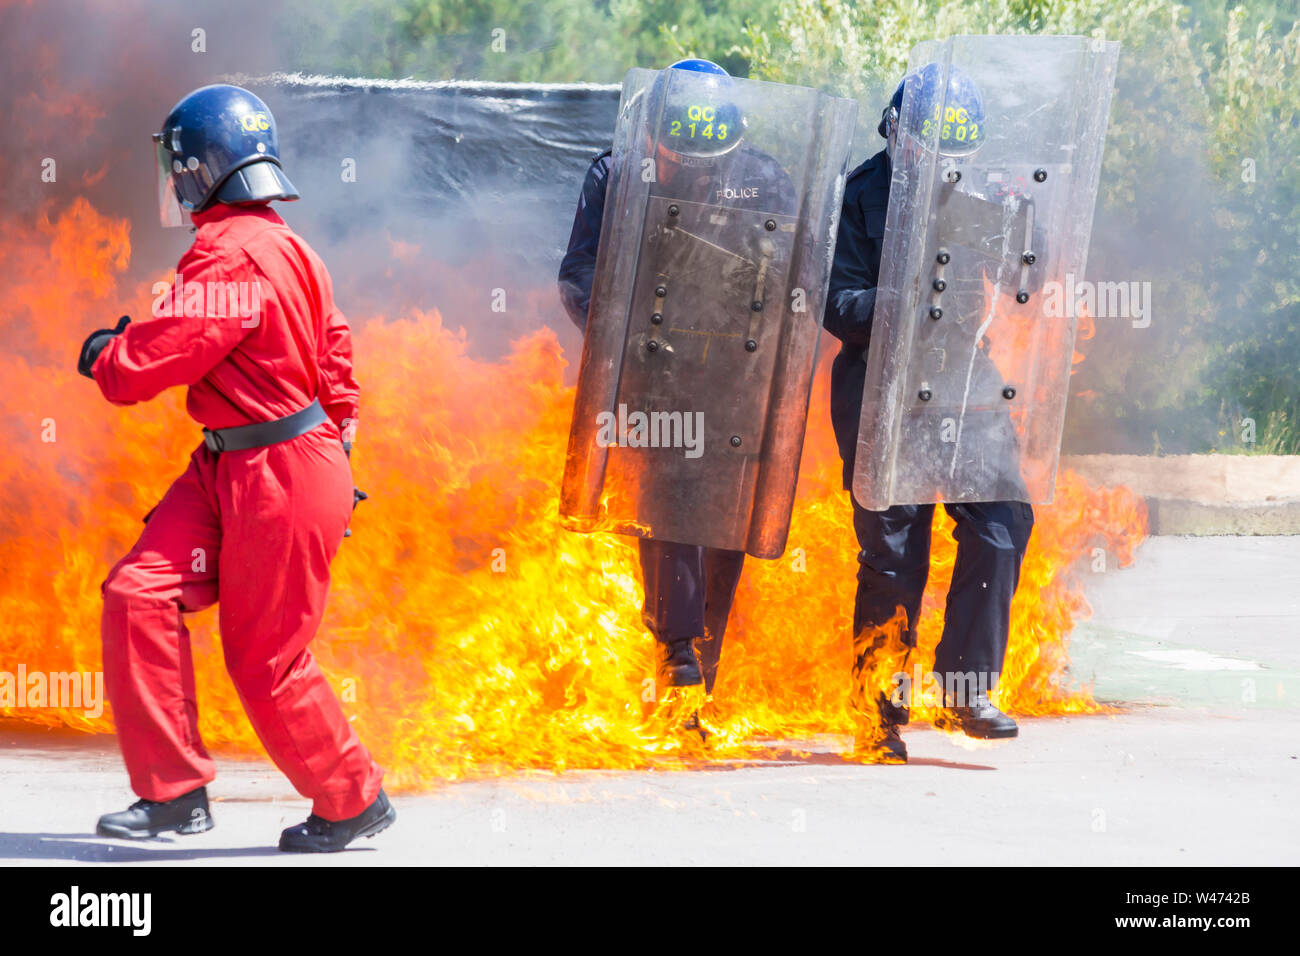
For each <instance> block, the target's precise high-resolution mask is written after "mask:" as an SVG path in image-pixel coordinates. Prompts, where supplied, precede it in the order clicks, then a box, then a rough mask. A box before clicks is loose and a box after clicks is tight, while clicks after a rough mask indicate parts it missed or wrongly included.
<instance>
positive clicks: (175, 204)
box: [154, 134, 190, 228]
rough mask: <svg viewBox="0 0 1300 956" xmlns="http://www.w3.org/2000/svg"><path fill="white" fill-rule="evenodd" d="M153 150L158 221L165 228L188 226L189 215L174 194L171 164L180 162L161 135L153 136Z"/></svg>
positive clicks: (174, 174)
mask: <svg viewBox="0 0 1300 956" xmlns="http://www.w3.org/2000/svg"><path fill="white" fill-rule="evenodd" d="M154 148H155V150H156V153H157V157H158V221H159V222H161V223H162V224H163V226H164V227H165V228H172V227H175V226H188V225H189V224H190V214H189V211H188V210H186V209H184V208H182V207H181V201H180V197H179V196H178V195H177V193H176V179H175V176H176V170H175V169H173V168H172V166H173V163H175V164H176V165H179V164H180V160H178V159H176V157H175V156H174V155H173V154H172V151H171V150H169V149H168V148H167V147H166V145H164V144H163V141H162V135H161V134H155V136H154Z"/></svg>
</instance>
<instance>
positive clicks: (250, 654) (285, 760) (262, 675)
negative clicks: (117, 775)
mask: <svg viewBox="0 0 1300 956" xmlns="http://www.w3.org/2000/svg"><path fill="white" fill-rule="evenodd" d="M193 220H194V224H195V225H196V226H197V227H198V229H197V233H196V235H195V238H194V244H193V245H192V246H191V247H190V249H189V251H187V252H186V253H185V255H184V257H183V258H182V259H181V261H180V264H179V265H178V266H177V270H176V271H177V274H178V275H180V276H181V277H182V280H183V283H184V285H183V288H194V287H192V286H191V285H190V284H191V283H201V284H203V285H199V286H197V288H200V289H205V288H206V287H207V283H217V282H224V283H230V282H235V283H240V282H245V283H251V282H257V283H258V284H259V291H260V308H259V310H258V312H257V314H256V315H255V316H253V317H250V318H241V317H240V316H239V315H238V314H236V310H234V309H230V310H229V311H230V314H231V317H229V318H220V317H211V316H210V317H194V316H191V317H185V316H173V317H170V318H167V317H164V318H153V319H151V320H148V321H143V322H138V323H133V324H131V325H129V326H128V327H127V328H126V330H125V331H124V332H123V333H122V334H121V335H118V336H117V337H115V338H113V339H112V340H111V341H110V342H109V343H108V345H107V346H106V347H105V348H104V350H103V351H102V352H101V353H100V355H99V356H98V358H97V359H96V360H95V364H94V367H93V369H92V371H93V372H94V377H95V381H96V382H97V383H98V385H99V387H100V390H101V391H102V392H103V393H104V396H105V397H106V398H107V399H108V400H109V401H110V402H113V403H114V404H117V405H130V404H132V403H134V402H140V401H144V400H146V399H149V398H152V397H153V396H155V395H157V394H158V393H159V392H161V391H162V390H163V389H165V388H169V387H171V386H173V385H188V386H189V395H188V398H187V406H186V407H187V408H188V410H189V413H190V415H191V416H193V418H194V419H195V420H197V421H198V422H199V423H200V424H202V425H204V426H206V427H208V428H213V429H217V428H230V427H233V426H238V425H249V424H253V423H255V422H265V421H270V420H272V419H277V418H283V417H285V416H287V415H290V414H292V413H293V412H296V411H298V410H299V409H302V408H305V407H306V406H307V405H309V404H311V401H312V399H314V398H319V400H320V403H321V405H322V406H323V408H324V409H325V412H326V414H327V415H328V416H329V419H330V421H328V422H326V423H325V424H322V425H320V426H318V427H317V428H315V429H313V430H312V431H309V432H307V433H306V434H305V435H300V436H299V437H297V438H294V439H292V440H290V441H286V442H281V443H280V444H276V445H269V446H266V447H262V448H251V449H248V450H245V451H233V452H232V451H226V452H222V453H221V454H216V453H214V452H212V451H210V450H208V448H207V447H206V446H204V445H200V446H199V447H198V449H197V450H196V451H195V452H194V454H193V455H192V456H191V458H190V463H189V467H188V468H187V469H186V471H185V473H184V474H183V475H181V476H180V477H179V478H178V479H177V480H176V481H175V483H174V484H173V485H172V486H171V488H170V489H168V491H167V493H166V494H165V495H164V496H163V499H162V501H160V502H159V503H158V505H157V507H155V508H154V510H153V511H152V512H151V513H150V515H149V516H148V517H147V518H146V522H147V523H146V525H145V530H144V532H143V534H141V536H140V540H139V541H137V542H136V544H135V547H133V548H132V549H131V551H130V553H128V554H127V556H126V557H124V558H123V559H122V560H121V561H119V562H118V563H117V565H116V566H115V567H114V568H113V570H112V571H111V572H109V575H108V578H107V580H106V581H105V582H104V585H103V594H104V617H103V641H104V677H105V684H106V689H107V692H108V698H109V701H110V702H111V703H112V705H113V714H114V716H115V718H116V721H117V729H118V738H119V740H120V742H121V746H122V755H123V757H124V758H125V760H126V766H127V771H128V773H129V774H130V777H131V787H132V789H133V790H134V791H135V792H136V793H137V794H138V795H140V796H141V797H144V798H146V799H148V800H157V801H165V800H171V799H174V798H176V797H178V796H180V795H181V794H183V793H187V792H188V791H190V790H194V789H195V788H197V787H200V786H203V785H205V784H207V783H208V782H209V781H211V780H212V779H213V777H214V776H215V775H216V768H215V766H214V764H213V762H212V759H211V757H209V756H208V753H207V751H206V750H205V749H204V746H203V741H202V740H201V739H200V738H199V730H198V709H197V705H196V702H195V691H194V669H193V663H192V660H191V656H190V638H189V632H188V630H187V629H186V627H185V622H184V618H183V615H184V613H185V612H187V611H197V610H200V609H202V608H205V607H208V606H210V605H211V604H212V603H213V602H214V601H216V602H219V603H220V611H219V623H220V628H221V644H222V649H223V652H224V654H225V660H226V668H227V670H228V671H229V672H230V677H231V680H232V681H233V682H234V685H235V688H236V689H237V690H238V692H239V696H240V699H241V700H242V701H243V704H244V710H245V711H246V712H247V714H248V718H249V720H250V721H251V723H252V725H253V729H254V730H255V731H256V732H257V736H258V738H259V739H260V740H261V741H262V744H263V746H265V747H266V751H267V753H268V754H269V755H270V756H271V759H272V760H274V761H275V764H276V766H278V767H279V768H280V769H281V770H282V771H283V772H284V773H285V774H286V775H287V776H288V777H289V779H290V781H292V783H293V785H294V787H296V788H297V789H298V791H299V792H300V793H301V794H303V795H304V796H306V797H309V798H310V799H311V800H312V802H313V806H312V812H313V813H315V814H317V815H318V816H321V817H324V818H325V819H327V820H344V819H347V818H349V817H354V816H356V815H357V814H359V813H361V812H362V811H363V810H364V809H365V808H366V807H368V806H369V805H370V804H371V803H372V802H373V801H374V800H375V798H376V797H377V795H378V793H379V786H380V782H381V781H382V779H383V771H382V770H381V769H380V768H379V766H378V765H377V764H376V763H375V762H374V761H373V760H372V759H371V757H370V754H369V752H368V751H367V750H366V748H365V747H364V746H363V745H362V744H361V741H360V740H359V739H358V738H357V735H356V733H355V732H354V731H353V729H352V726H351V725H350V724H349V723H348V721H347V718H346V717H345V716H344V714H343V709H342V707H341V706H340V704H339V702H338V699H337V698H336V697H335V696H334V693H333V691H332V690H331V688H330V686H329V683H328V682H327V681H326V680H325V677H324V675H323V674H322V673H321V671H320V668H319V667H318V666H317V664H316V661H315V659H314V658H313V657H312V654H311V651H310V650H309V649H308V647H307V645H308V644H309V643H310V642H311V639H312V637H313V636H314V635H315V633H316V628H317V627H318V625H319V624H320V619H321V615H322V613H323V612H324V609H325V598H326V593H327V591H328V589H329V580H330V573H329V566H330V561H331V560H332V559H333V557H334V553H335V552H336V551H337V550H338V547H339V544H340V543H341V542H342V540H343V532H344V531H345V530H346V528H347V525H348V521H349V520H350V516H351V513H352V506H353V501H352V472H351V468H350V466H349V463H348V459H347V457H346V455H345V453H344V450H343V445H342V440H341V431H346V430H347V429H348V426H349V425H351V424H352V423H353V422H354V421H355V419H356V415H357V401H358V397H359V395H360V390H359V389H358V387H357V384H356V381H355V380H354V379H353V376H352V339H351V333H350V331H349V329H348V324H347V320H346V319H345V318H344V316H343V314H342V313H341V312H340V311H339V310H338V309H337V308H336V307H335V305H334V298H333V292H332V289H331V284H330V277H329V273H328V272H326V270H325V266H324V264H323V263H322V262H321V261H320V259H319V257H317V255H316V253H315V252H313V251H312V250H311V249H310V248H309V247H308V246H307V244H306V243H305V242H303V241H302V240H301V239H300V238H298V237H297V236H296V235H294V233H293V232H291V231H290V229H289V227H288V226H286V225H285V224H284V221H283V220H282V219H281V218H280V217H279V216H278V215H277V214H276V213H275V212H273V211H272V210H271V209H270V207H269V206H265V205H263V206H252V207H232V206H225V205H221V204H218V205H216V206H214V207H212V208H211V209H209V210H207V211H204V212H200V213H196V214H194V216H193ZM227 288H230V287H227ZM246 288H248V287H246ZM249 296H250V298H249V301H251V293H249ZM170 299H171V296H170V294H169V296H168V301H170ZM205 299H206V295H205ZM183 304H184V303H183V301H182V303H181V305H183ZM205 306H206V301H205ZM155 311H158V310H155ZM349 437H350V436H349Z"/></svg>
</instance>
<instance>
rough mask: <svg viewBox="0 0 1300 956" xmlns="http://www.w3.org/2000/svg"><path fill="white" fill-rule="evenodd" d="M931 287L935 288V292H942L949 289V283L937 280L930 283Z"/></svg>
mask: <svg viewBox="0 0 1300 956" xmlns="http://www.w3.org/2000/svg"><path fill="white" fill-rule="evenodd" d="M930 285H932V286H933V287H934V291H935V292H942V291H943V290H944V289H946V288H948V283H946V282H944V281H943V280H942V279H935V280H934V281H933V282H931V283H930Z"/></svg>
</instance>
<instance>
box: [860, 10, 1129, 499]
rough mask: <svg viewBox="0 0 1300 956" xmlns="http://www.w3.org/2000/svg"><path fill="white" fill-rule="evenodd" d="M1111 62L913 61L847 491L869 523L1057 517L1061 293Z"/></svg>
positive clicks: (1063, 367)
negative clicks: (945, 515)
mask: <svg viewBox="0 0 1300 956" xmlns="http://www.w3.org/2000/svg"><path fill="white" fill-rule="evenodd" d="M1118 57H1119V44H1118V43H1107V42H1105V41H1102V40H1095V39H1090V38H1086V37H1054V36H971V37H954V38H952V39H950V40H947V41H945V42H943V43H941V44H940V43H924V44H920V45H918V46H917V47H916V48H915V49H913V50H912V54H911V60H910V63H909V68H908V76H909V78H916V81H915V82H914V81H913V80H912V79H909V81H908V82H907V83H906V84H905V87H904V93H903V103H902V108H901V110H900V115H899V126H898V138H897V144H896V146H895V149H894V155H893V174H892V180H891V183H890V194H889V209H888V212H887V214H886V220H885V236H884V245H883V255H882V258H881V266H880V278H879V285H878V287H877V291H876V304H875V313H874V318H873V324H872V333H871V347H870V349H869V352H868V356H867V360H866V361H867V376H866V388H865V391H864V395H863V403H862V419H861V423H860V426H859V430H858V447H857V458H856V462H855V470H854V475H853V496H854V498H855V499H856V500H857V501H858V502H859V503H860V504H861V505H862V506H863V507H865V508H868V509H871V510H883V509H885V508H887V507H889V506H891V505H896V504H927V503H931V502H963V501H998V500H1018V501H1025V502H1029V503H1035V504H1037V503H1046V502H1050V501H1051V500H1052V495H1053V490H1054V485H1055V481H1056V466H1057V460H1058V458H1059V454H1060V446H1061V429H1062V425H1063V422H1064V418H1065V401H1066V394H1067V386H1068V383H1069V376H1070V366H1071V361H1072V355H1073V349H1074V335H1075V328H1076V322H1077V316H1076V314H1075V310H1074V307H1073V305H1074V304H1073V303H1072V302H1067V301H1065V298H1066V296H1065V294H1064V293H1063V291H1062V290H1068V289H1073V288H1074V280H1075V279H1076V278H1081V277H1082V276H1083V271H1084V266H1085V260H1086V257H1087V252H1088V237H1089V233H1090V232H1091V229H1092V216H1093V207H1094V204H1095V201H1096V195H1097V180H1098V176H1099V174H1100V170H1101V156H1102V145H1103V142H1104V140H1105V134H1106V123H1107V115H1108V113H1109V109H1110V97H1111V91H1112V87H1113V85H1114V79H1115V67H1116V63H1117V60H1118ZM927 78H928V80H929V81H930V82H925V80H926V79H927ZM972 90H974V91H976V92H975V93H972V92H971V91H972ZM959 99H961V100H963V102H957V101H958V100H959ZM980 100H982V102H979V101H980ZM971 101H975V102H979V106H978V110H979V111H982V117H981V118H982V123H978V124H977V123H974V122H972V121H971V117H970V116H968V115H967V107H968V106H969V105H970V102H971ZM959 139H960V140H965V142H959V141H958V140H959Z"/></svg>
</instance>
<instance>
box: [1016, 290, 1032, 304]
mask: <svg viewBox="0 0 1300 956" xmlns="http://www.w3.org/2000/svg"><path fill="white" fill-rule="evenodd" d="M1016 301H1017V302H1019V303H1020V304H1021V305H1024V304H1025V303H1026V302H1028V301H1029V293H1028V292H1026V291H1025V290H1024V289H1021V290H1020V291H1019V292H1017V293H1016Z"/></svg>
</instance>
